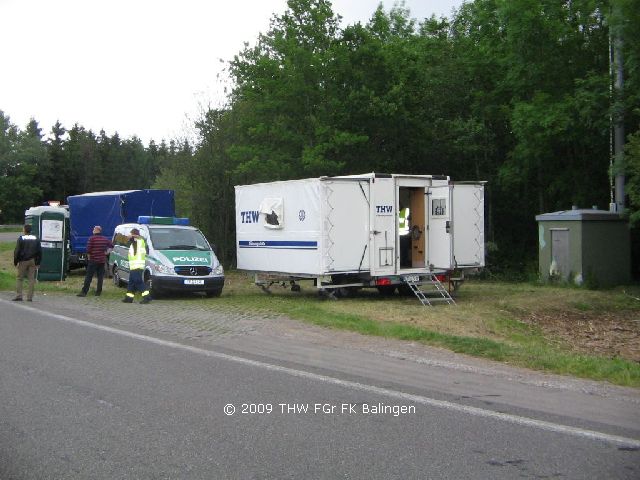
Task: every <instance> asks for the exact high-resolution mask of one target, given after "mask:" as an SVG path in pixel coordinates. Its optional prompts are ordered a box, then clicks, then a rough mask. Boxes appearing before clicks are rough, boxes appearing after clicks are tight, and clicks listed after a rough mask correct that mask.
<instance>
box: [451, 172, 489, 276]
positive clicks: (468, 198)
mask: <svg viewBox="0 0 640 480" xmlns="http://www.w3.org/2000/svg"><path fill="white" fill-rule="evenodd" d="M452 192H453V201H452V204H453V205H452V206H453V259H454V262H455V265H456V267H458V268H462V267H483V266H484V184H483V183H454V184H453V190H452Z"/></svg>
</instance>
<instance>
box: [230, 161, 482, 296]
mask: <svg viewBox="0 0 640 480" xmlns="http://www.w3.org/2000/svg"><path fill="white" fill-rule="evenodd" d="M235 194H236V241H237V259H238V269H240V270H245V271H249V272H254V273H256V274H259V275H257V276H256V283H258V284H262V285H264V282H265V281H267V280H265V277H264V276H265V275H269V277H268V278H269V279H271V280H270V281H271V282H273V281H274V280H273V279H277V281H278V282H280V281H285V280H287V281H290V282H291V285H292V286H293V287H294V289H297V288H299V287H297V286H296V283H295V282H296V281H297V280H300V279H309V278H310V279H314V280H315V284H316V287H318V288H319V289H320V290H323V291H335V290H334V289H340V290H339V292H341V293H346V292H347V291H348V290H347V288H359V287H378V288H379V289H380V290H381V292H383V293H391V292H392V291H393V289H395V288H396V287H397V286H402V285H407V284H408V286H409V287H411V289H412V290H414V288H413V285H416V284H423V283H425V282H429V283H432V282H433V281H434V279H435V278H436V276H438V277H439V278H440V279H442V278H446V279H447V280H450V279H454V278H455V277H454V272H456V273H455V274H456V275H458V273H459V272H462V271H464V270H465V269H472V268H473V269H477V268H479V267H483V266H484V182H461V183H456V182H451V181H450V179H449V177H446V176H436V175H389V174H376V173H368V174H363V175H351V176H341V177H320V178H309V179H304V180H290V181H279V182H272V183H261V184H255V185H242V186H236V187H235ZM407 209H408V210H407ZM405 217H406V218H405ZM260 275H262V278H261V277H260ZM460 278H461V277H458V279H460ZM435 281H436V282H437V280H435ZM418 291H419V289H418ZM414 293H415V290H414ZM416 295H418V294H416ZM418 296H419V295H418ZM419 298H420V296H419ZM423 303H424V302H423Z"/></svg>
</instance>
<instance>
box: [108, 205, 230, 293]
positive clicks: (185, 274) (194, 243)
mask: <svg viewBox="0 0 640 480" xmlns="http://www.w3.org/2000/svg"><path fill="white" fill-rule="evenodd" d="M134 228H137V229H138V230H139V231H140V236H141V237H142V238H144V240H145V242H146V244H147V247H148V248H149V252H148V253H147V260H146V266H145V271H144V280H145V282H146V283H147V285H148V286H149V289H150V290H151V293H152V294H153V295H154V296H158V295H160V294H162V293H166V292H203V293H205V294H206V295H207V296H210V297H218V296H220V294H221V293H222V288H223V286H224V270H223V268H222V265H221V264H220V262H219V261H218V258H217V257H216V255H215V253H214V251H213V248H211V245H210V244H209V242H208V241H207V239H206V237H205V236H204V235H203V234H202V232H201V231H200V230H198V229H197V228H195V227H192V226H189V225H188V219H184V218H173V217H139V218H138V222H137V223H124V224H122V225H118V226H117V227H116V228H115V231H114V234H113V240H112V243H113V245H114V248H113V251H112V252H111V254H110V255H109V272H110V273H111V274H112V276H113V282H114V284H116V285H117V286H124V285H125V284H127V283H128V281H129V260H128V254H129V241H130V239H131V230H132V229H134Z"/></svg>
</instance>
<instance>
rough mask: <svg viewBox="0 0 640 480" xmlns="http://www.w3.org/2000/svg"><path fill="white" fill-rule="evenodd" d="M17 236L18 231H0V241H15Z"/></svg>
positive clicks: (18, 234)
mask: <svg viewBox="0 0 640 480" xmlns="http://www.w3.org/2000/svg"><path fill="white" fill-rule="evenodd" d="M19 236H20V232H0V243H3V242H15V241H16V240H18V237H19Z"/></svg>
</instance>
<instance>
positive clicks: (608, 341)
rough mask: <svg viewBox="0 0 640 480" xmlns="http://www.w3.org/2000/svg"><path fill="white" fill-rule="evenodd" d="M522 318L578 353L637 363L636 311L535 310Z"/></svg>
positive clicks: (639, 328)
mask: <svg viewBox="0 0 640 480" xmlns="http://www.w3.org/2000/svg"><path fill="white" fill-rule="evenodd" d="M523 320H524V321H525V322H526V323H528V324H531V325H536V326H538V327H540V328H541V329H542V331H543V332H544V335H545V337H546V338H547V339H549V340H550V341H553V338H556V339H560V340H561V341H562V342H563V343H566V344H568V345H570V346H571V347H572V348H573V349H575V350H576V351H578V352H582V353H586V354H591V355H598V356H603V357H608V358H614V357H620V358H625V359H627V360H632V361H634V362H640V314H639V313H638V312H634V311H632V312H629V311H627V312H616V313H601V312H570V311H563V312H558V313H540V312H538V313H532V314H530V315H529V316H527V317H525V318H524V319H523Z"/></svg>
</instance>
